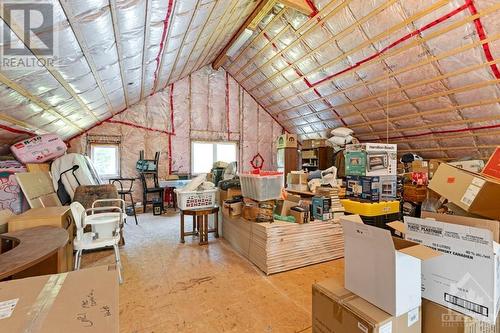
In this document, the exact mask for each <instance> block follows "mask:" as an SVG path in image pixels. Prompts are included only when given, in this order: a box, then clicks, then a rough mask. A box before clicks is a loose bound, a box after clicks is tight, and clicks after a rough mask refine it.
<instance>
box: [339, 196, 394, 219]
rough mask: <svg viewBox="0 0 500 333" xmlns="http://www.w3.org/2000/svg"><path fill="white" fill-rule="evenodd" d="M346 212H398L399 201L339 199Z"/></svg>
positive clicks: (365, 214) (372, 213)
mask: <svg viewBox="0 0 500 333" xmlns="http://www.w3.org/2000/svg"><path fill="white" fill-rule="evenodd" d="M340 202H341V203H342V206H344V209H345V211H346V212H348V213H351V214H359V215H362V216H379V215H388V214H394V213H399V209H400V202H399V201H381V202H373V203H372V202H359V201H353V200H349V199H344V200H340Z"/></svg>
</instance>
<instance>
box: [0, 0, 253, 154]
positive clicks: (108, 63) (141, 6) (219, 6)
mask: <svg viewBox="0 0 500 333" xmlns="http://www.w3.org/2000/svg"><path fill="white" fill-rule="evenodd" d="M9 2H10V3H12V1H0V4H1V5H2V6H3V5H5V4H6V3H9ZM34 2H36V1H34ZM47 2H50V3H51V4H52V5H53V6H54V20H53V24H51V25H48V24H46V25H45V26H42V27H41V28H40V29H39V30H38V31H37V33H41V34H48V33H52V32H55V36H56V38H57V40H58V44H57V46H56V47H55V51H54V52H55V57H54V58H55V61H54V63H53V66H31V67H21V68H19V67H18V68H15V69H13V68H12V67H5V66H3V64H2V66H1V68H0V137H1V139H2V140H1V142H0V146H1V147H0V148H1V149H2V152H5V147H7V146H8V143H12V141H13V140H17V139H19V138H22V137H23V136H24V137H25V136H28V135H32V134H34V133H37V134H43V133H47V132H54V133H57V134H59V135H60V136H62V137H63V138H65V139H68V138H70V137H73V136H75V135H77V134H78V133H81V132H83V131H85V130H86V129H88V128H90V127H92V126H94V125H95V124H98V123H101V122H102V121H103V120H105V119H107V118H109V117H111V116H112V115H114V114H116V113H118V112H120V111H122V110H124V109H126V108H128V107H130V106H131V105H134V104H136V103H138V102H139V101H140V100H143V99H144V98H145V97H147V96H149V95H152V94H154V93H155V92H158V91H160V90H163V89H164V88H165V87H166V86H167V85H168V84H169V83H171V82H174V81H177V80H179V79H182V78H184V77H186V76H187V75H188V74H189V73H192V72H194V71H195V70H197V69H199V68H201V67H203V66H205V65H206V64H209V63H211V62H212V61H213V60H214V57H215V56H217V54H218V53H219V52H220V50H221V49H222V48H223V47H224V46H225V45H226V44H227V43H228V41H229V39H230V38H231V37H232V35H233V34H234V33H235V31H236V30H237V29H238V28H239V27H240V26H241V25H242V23H243V22H244V20H245V19H246V18H247V17H248V16H249V15H250V13H252V11H253V10H254V8H255V7H256V5H257V4H258V1H257V0H224V1H222V0H71V1H67V0H61V1H59V0H53V1H44V3H47ZM0 15H1V18H2V21H1V26H0V27H1V28H0V29H1V30H2V31H0V38H1V41H0V44H1V47H2V51H4V50H5V48H6V47H7V46H8V45H23V44H24V45H30V46H29V47H28V46H27V48H28V49H29V50H30V51H31V55H32V56H33V57H34V58H35V59H38V60H45V59H47V56H44V55H42V54H40V53H38V52H37V51H36V50H35V47H36V46H37V45H33V44H29V42H28V41H27V40H24V33H23V28H22V27H23V22H24V21H23V15H22V13H20V14H19V13H16V12H10V11H6V10H4V7H2V11H1V14H0ZM4 32H6V33H4ZM6 36H7V37H6ZM30 47H31V48H30ZM3 54H4V53H3V52H2V55H3Z"/></svg>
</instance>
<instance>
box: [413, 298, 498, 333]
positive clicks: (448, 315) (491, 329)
mask: <svg viewBox="0 0 500 333" xmlns="http://www.w3.org/2000/svg"><path fill="white" fill-rule="evenodd" d="M422 333H500V316H499V317H497V323H496V325H491V324H488V323H485V322H482V321H479V320H477V319H474V318H471V317H469V316H466V315H464V314H461V313H459V312H456V311H453V310H451V309H448V308H446V307H444V306H442V305H439V304H437V303H434V302H431V301H429V300H426V299H423V300H422Z"/></svg>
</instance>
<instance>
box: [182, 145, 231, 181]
mask: <svg viewBox="0 0 500 333" xmlns="http://www.w3.org/2000/svg"><path fill="white" fill-rule="evenodd" d="M237 156H238V145H237V144H236V143H235V142H192V143H191V173H193V174H195V175H196V174H200V173H209V172H210V170H211V169H212V166H213V164H214V162H218V161H222V162H226V163H230V162H234V161H237V160H238V158H237Z"/></svg>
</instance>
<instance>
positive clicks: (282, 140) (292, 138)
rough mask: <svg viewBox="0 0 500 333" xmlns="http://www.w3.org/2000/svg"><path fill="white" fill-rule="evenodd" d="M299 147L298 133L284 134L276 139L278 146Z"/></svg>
mask: <svg viewBox="0 0 500 333" xmlns="http://www.w3.org/2000/svg"><path fill="white" fill-rule="evenodd" d="M290 147H291V148H297V135H295V134H289V133H286V134H282V135H280V136H278V139H277V140H276V148H278V149H279V148H290Z"/></svg>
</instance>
